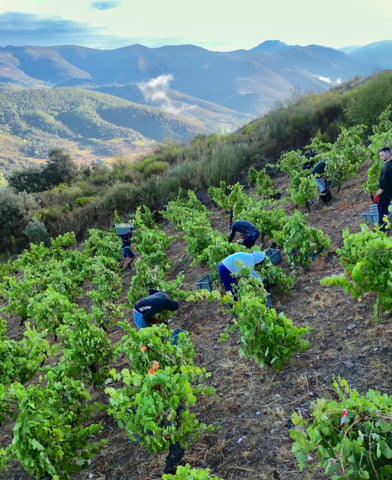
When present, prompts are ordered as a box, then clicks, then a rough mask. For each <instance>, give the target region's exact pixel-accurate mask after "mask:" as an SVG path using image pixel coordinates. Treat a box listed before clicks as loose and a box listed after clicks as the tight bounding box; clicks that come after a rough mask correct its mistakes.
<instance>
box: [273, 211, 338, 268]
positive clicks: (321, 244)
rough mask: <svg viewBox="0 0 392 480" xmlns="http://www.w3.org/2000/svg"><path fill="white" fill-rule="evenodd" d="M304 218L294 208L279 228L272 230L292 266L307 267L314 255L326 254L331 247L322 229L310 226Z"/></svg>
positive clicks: (304, 216)
mask: <svg viewBox="0 0 392 480" xmlns="http://www.w3.org/2000/svg"><path fill="white" fill-rule="evenodd" d="M306 218H307V215H303V214H301V213H300V212H299V211H298V210H296V211H295V212H294V213H293V215H291V216H290V217H287V218H286V219H285V222H284V225H283V227H282V229H281V230H274V231H273V232H272V234H273V236H274V239H275V241H276V243H277V244H278V245H279V246H281V247H283V250H284V251H285V253H286V255H287V258H288V260H289V262H290V263H291V264H292V266H295V265H297V264H299V265H302V266H303V267H308V266H309V265H310V263H311V262H312V260H313V259H314V258H315V256H316V255H326V254H327V252H328V250H329V248H330V247H331V240H330V239H329V238H328V237H327V236H326V235H325V234H324V233H323V231H322V230H320V229H317V228H314V227H311V226H310V225H309V224H308V222H307V220H306Z"/></svg>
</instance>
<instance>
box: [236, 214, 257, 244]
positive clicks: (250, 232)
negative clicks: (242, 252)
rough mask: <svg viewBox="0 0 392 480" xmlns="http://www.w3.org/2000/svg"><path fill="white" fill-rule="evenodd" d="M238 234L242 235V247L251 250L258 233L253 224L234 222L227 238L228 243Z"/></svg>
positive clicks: (240, 221) (244, 221)
mask: <svg viewBox="0 0 392 480" xmlns="http://www.w3.org/2000/svg"><path fill="white" fill-rule="evenodd" d="M237 232H239V233H241V234H242V235H243V238H244V239H243V241H242V245H243V246H244V247H246V248H251V247H253V245H254V244H255V242H256V240H257V238H258V236H259V231H258V230H257V228H256V227H255V226H254V225H253V223H251V222H248V221H247V220H236V221H235V222H234V223H233V224H232V225H231V233H230V236H229V243H231V242H232V241H233V240H234V237H235V234H236V233H237Z"/></svg>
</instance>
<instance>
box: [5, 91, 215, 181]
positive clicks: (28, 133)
mask: <svg viewBox="0 0 392 480" xmlns="http://www.w3.org/2000/svg"><path fill="white" fill-rule="evenodd" d="M0 126H1V127H0V128H1V132H2V134H3V136H4V137H6V138H8V143H9V144H13V148H12V149H8V150H7V149H5V148H2V149H1V150H0V155H1V157H0V159H1V160H0V161H1V162H2V164H3V165H4V170H3V173H4V172H7V170H8V169H10V168H15V165H18V164H21V165H23V164H25V163H26V159H27V160H39V159H46V158H47V155H48V153H49V151H50V150H51V149H52V148H57V147H62V148H64V149H66V150H67V151H70V152H71V153H72V154H75V155H76V156H79V155H80V151H86V150H87V152H89V154H90V156H91V157H92V158H94V157H95V158H97V157H98V158H102V157H114V156H115V155H124V154H126V155H130V156H132V152H133V153H135V152H137V153H139V152H140V148H141V147H144V149H145V148H147V147H151V146H152V145H153V144H154V143H155V142H162V141H164V140H165V139H166V138H172V139H173V140H183V139H189V138H192V137H193V136H194V135H196V134H198V133H201V132H206V131H207V127H205V126H204V125H203V124H202V122H200V121H199V120H197V119H196V118H187V117H185V116H183V115H181V114H173V113H164V112H162V111H160V110H158V109H155V108H153V107H150V106H143V105H137V104H135V103H131V102H129V101H127V100H123V99H120V98H118V97H114V96H110V95H106V94H103V93H99V92H91V91H87V90H82V89H74V88H72V89H71V88H56V89H51V88H35V89H21V88H19V89H18V88H15V87H10V88H8V87H7V86H3V88H2V89H1V91H0ZM222 128H223V127H222Z"/></svg>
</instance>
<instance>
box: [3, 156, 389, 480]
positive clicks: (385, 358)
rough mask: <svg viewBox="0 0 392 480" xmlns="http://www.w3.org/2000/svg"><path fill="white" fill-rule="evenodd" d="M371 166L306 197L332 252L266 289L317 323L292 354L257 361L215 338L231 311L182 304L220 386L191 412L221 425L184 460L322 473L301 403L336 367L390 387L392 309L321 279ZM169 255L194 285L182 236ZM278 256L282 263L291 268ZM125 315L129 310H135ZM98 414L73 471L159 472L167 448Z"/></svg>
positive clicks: (246, 472)
mask: <svg viewBox="0 0 392 480" xmlns="http://www.w3.org/2000/svg"><path fill="white" fill-rule="evenodd" d="M368 167H369V164H368V163H367V164H364V165H363V166H362V168H361V170H360V172H359V175H358V177H356V178H355V179H352V180H349V181H347V182H346V183H345V184H343V186H342V188H341V190H340V192H337V190H336V188H334V189H332V195H333V199H332V201H331V202H329V203H328V204H322V203H321V202H316V203H315V204H314V205H313V206H312V207H311V208H312V209H311V212H309V216H308V221H309V223H310V224H311V225H313V226H315V227H317V228H321V229H322V230H323V231H324V232H325V233H327V234H328V235H329V237H330V238H331V240H332V247H331V249H330V252H329V253H328V255H327V256H326V257H325V258H317V259H316V260H315V261H314V262H313V263H312V265H311V266H310V269H309V271H305V270H304V269H302V268H301V267H300V268H297V270H296V282H295V286H294V288H293V289H292V290H291V291H290V292H288V293H285V294H281V295H279V296H277V295H274V293H272V302H273V307H274V308H275V309H276V310H277V311H282V312H284V313H285V315H286V316H287V317H288V318H290V319H291V320H292V322H293V323H294V325H296V326H298V327H300V326H306V325H309V326H310V327H311V328H312V329H313V332H312V334H311V335H310V348H309V350H308V351H306V352H305V353H301V354H297V355H295V356H294V357H293V358H292V359H291V361H290V362H289V363H288V364H287V365H286V366H285V367H284V368H283V369H282V370H281V371H280V372H275V371H273V370H272V369H270V368H265V369H260V367H259V366H257V365H256V364H255V363H254V362H253V361H252V360H243V359H240V357H239V355H238V348H239V345H238V337H236V335H234V336H233V337H231V338H230V339H229V340H228V341H226V342H223V343H218V338H219V335H220V334H221V333H222V332H223V330H224V329H225V327H226V325H227V324H228V322H230V316H229V315H227V314H222V313H220V310H219V306H218V304H214V303H212V304H208V303H205V304H203V303H202V304H197V305H196V304H191V303H182V304H180V308H179V310H178V312H177V314H176V315H175V316H174V318H173V321H172V323H171V324H170V326H171V327H172V328H177V327H180V328H184V329H187V330H188V331H189V332H190V336H191V339H192V341H193V344H194V347H195V351H196V357H195V364H196V365H199V366H203V367H205V368H206V369H207V371H209V372H211V374H212V377H211V379H210V383H211V384H212V385H214V387H215V388H216V393H215V394H214V395H212V396H208V397H207V398H205V399H204V400H200V401H199V402H198V403H197V405H196V408H195V413H196V414H197V416H198V418H199V419H200V420H201V421H203V422H205V423H207V424H210V423H213V424H216V425H219V429H217V430H215V431H213V432H209V433H206V434H203V435H202V436H201V438H200V439H199V440H198V441H197V442H196V443H194V444H192V445H191V446H190V447H189V448H188V449H187V451H186V453H185V456H184V458H183V460H182V463H183V464H184V463H189V464H190V465H191V466H192V467H203V468H205V467H208V468H210V475H213V476H216V477H219V478H222V479H224V480H240V479H241V480H245V479H246V480H265V479H281V480H303V479H310V478H312V479H316V480H321V479H326V478H328V477H327V476H325V475H324V474H323V472H322V471H321V470H318V471H316V472H315V473H313V474H311V475H308V474H307V473H306V472H302V473H301V472H299V470H298V467H297V465H296V463H295V459H294V456H293V454H292V453H291V446H292V442H291V440H290V436H289V429H290V428H291V426H292V425H291V420H290V419H291V415H292V413H293V412H295V411H297V412H299V411H300V412H302V414H303V415H304V416H305V417H307V416H308V415H309V412H310V411H311V402H313V401H315V400H316V399H317V398H318V397H330V396H331V395H333V393H334V390H333V387H332V380H333V377H334V376H335V377H337V376H339V375H340V376H342V377H343V378H345V379H346V380H347V381H348V382H349V385H350V386H351V387H354V388H356V389H358V390H359V392H360V393H362V394H365V393H366V391H367V390H368V389H369V388H372V389H375V390H379V391H381V392H382V393H388V394H391V389H392V364H391V341H392V321H391V317H390V316H388V315H385V318H384V320H383V322H382V323H379V324H376V323H374V322H373V320H372V316H373V309H372V305H373V300H374V297H373V296H372V295H371V294H369V295H366V296H365V297H364V298H361V299H359V300H356V299H353V298H352V297H351V296H350V295H349V294H345V293H344V292H343V291H342V290H341V289H339V288H337V287H326V286H321V285H320V279H321V278H323V277H326V276H329V275H331V274H333V273H340V272H341V271H342V268H341V267H340V265H339V262H338V256H337V254H336V249H337V248H339V247H340V246H341V245H342V236H341V233H342V230H343V229H344V228H346V227H349V229H350V231H351V232H356V231H358V230H359V225H360V223H361V221H362V217H361V215H360V213H361V212H364V211H366V210H368V207H369V203H370V202H369V198H368V196H367V195H366V194H365V193H364V192H363V191H362V183H363V181H364V179H365V178H366V171H367V168H368ZM275 183H276V187H277V188H278V189H282V190H283V189H284V188H285V186H286V185H287V179H286V178H285V177H279V178H276V179H275ZM212 223H213V226H214V227H215V228H218V229H220V230H221V231H223V232H226V233H227V232H228V219H227V217H226V216H225V215H224V214H223V213H222V212H221V211H220V210H219V209H218V208H216V209H214V216H213V218H212ZM163 228H164V229H165V231H166V232H167V233H168V234H173V233H177V232H175V231H174V228H173V227H172V226H170V225H168V224H164V225H163ZM258 245H259V246H260V247H261V248H262V249H264V248H267V247H269V246H270V240H269V239H267V238H266V239H265V242H264V243H261V241H260V239H259V240H258ZM135 249H136V250H137V246H136V248H135ZM169 256H170V257H171V259H172V260H173V261H174V267H173V275H174V276H175V275H176V274H177V273H178V272H179V271H180V270H183V269H184V268H185V271H186V276H185V287H189V288H191V289H194V288H196V287H195V282H196V281H197V280H198V279H200V278H201V277H202V276H203V275H204V274H205V273H207V271H208V270H206V269H203V268H200V267H189V263H190V262H189V260H187V258H186V256H185V244H184V243H183V241H182V240H181V239H178V240H176V241H175V242H173V243H172V245H171V246H170V250H169ZM282 257H283V258H282V262H281V263H280V264H279V266H281V267H282V268H283V269H285V270H286V271H287V272H289V267H288V263H287V261H286V260H285V258H284V255H282ZM131 276H132V271H130V272H126V273H125V274H124V277H123V280H124V292H127V291H128V286H129V282H130V279H131ZM126 315H127V316H128V317H129V318H130V320H131V312H126ZM15 328H18V327H17V326H15ZM110 335H111V338H112V339H113V341H116V340H117V339H118V338H120V337H121V335H122V332H121V331H120V330H119V329H118V328H113V329H112V331H111V332H110ZM92 393H93V396H94V397H95V398H96V399H103V398H104V394H103V393H102V391H100V390H96V391H93V392H92ZM101 420H102V421H103V423H104V427H105V428H104V432H103V435H104V436H105V437H106V438H107V439H108V440H109V445H108V447H107V448H106V449H104V450H103V451H102V452H101V453H100V454H99V455H98V456H97V457H96V458H94V459H93V460H92V461H91V465H90V467H89V468H88V469H86V470H85V471H83V472H82V473H81V474H79V475H78V476H75V477H73V478H74V479H77V480H85V479H96V480H104V479H105V480H131V479H132V480H147V479H150V480H153V479H158V478H161V476H162V471H163V466H164V461H165V456H166V454H162V455H159V456H154V455H149V454H148V453H147V452H146V450H145V449H143V448H142V447H140V446H139V445H138V444H135V443H132V442H131V441H130V440H129V439H128V437H127V434H126V432H125V431H124V430H122V429H120V428H119V427H118V426H117V424H116V423H115V421H114V420H113V419H112V418H110V417H109V416H107V417H106V416H104V417H101ZM0 478H2V479H5V480H16V479H18V480H25V479H28V478H29V476H28V475H27V474H26V473H25V472H23V471H22V470H21V469H20V467H18V466H17V465H12V466H11V467H10V469H9V470H8V471H7V472H3V474H2V475H0Z"/></svg>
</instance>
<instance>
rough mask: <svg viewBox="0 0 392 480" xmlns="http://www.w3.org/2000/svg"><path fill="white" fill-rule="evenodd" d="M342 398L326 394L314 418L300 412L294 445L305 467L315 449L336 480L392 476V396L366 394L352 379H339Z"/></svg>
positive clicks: (337, 384)
mask: <svg viewBox="0 0 392 480" xmlns="http://www.w3.org/2000/svg"><path fill="white" fill-rule="evenodd" d="M333 385H334V387H335V390H336V393H337V397H338V400H328V399H325V398H320V399H318V400H317V402H316V403H315V404H313V412H312V417H311V418H310V419H309V420H305V419H304V418H303V417H302V416H301V414H298V413H294V414H293V417H292V420H293V423H294V425H295V426H296V428H295V429H292V430H290V436H291V438H292V439H293V440H294V445H293V447H292V449H293V452H295V453H296V457H297V462H298V465H299V468H300V470H301V471H302V470H303V468H304V467H305V465H306V466H307V467H308V468H309V469H311V470H314V469H315V465H312V464H308V463H307V462H309V460H310V457H309V454H311V453H312V452H316V453H317V458H318V460H319V462H320V464H321V466H322V467H323V468H324V469H325V473H326V474H327V475H332V478H333V479H334V480H337V479H339V478H341V479H344V480H357V479H360V478H367V479H369V480H387V479H389V478H391V475H392V464H391V459H392V433H391V432H392V413H391V412H392V397H391V396H388V395H387V394H383V395H382V394H381V393H380V392H377V391H375V390H369V391H368V392H367V393H366V395H365V396H363V395H360V394H359V393H358V391H357V390H355V389H351V388H350V387H349V386H348V384H347V382H346V380H344V379H340V378H339V380H338V381H334V382H333Z"/></svg>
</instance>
